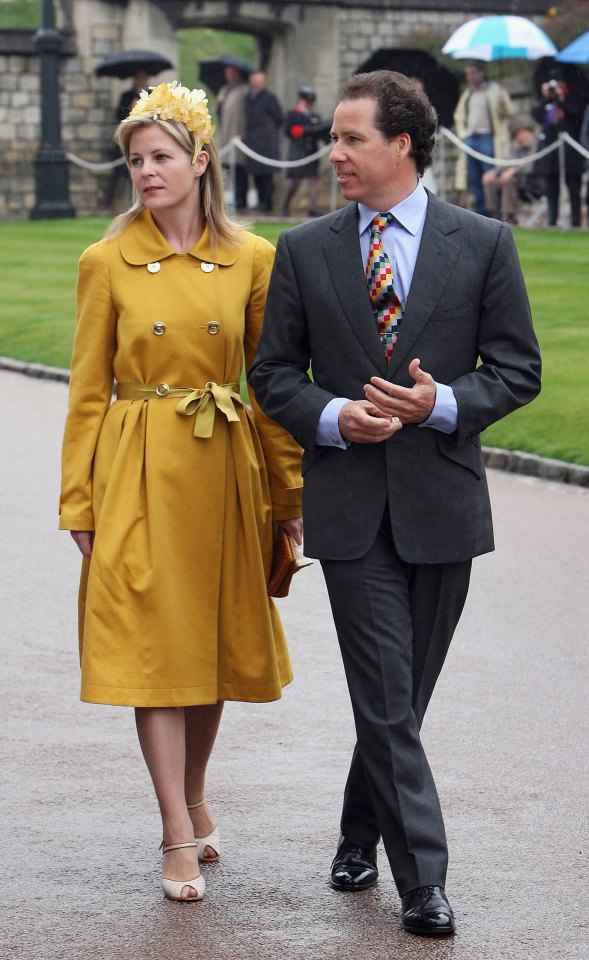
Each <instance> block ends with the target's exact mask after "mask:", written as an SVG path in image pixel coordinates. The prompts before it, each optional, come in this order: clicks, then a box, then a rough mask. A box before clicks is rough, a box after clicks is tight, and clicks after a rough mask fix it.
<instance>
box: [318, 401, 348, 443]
mask: <svg viewBox="0 0 589 960" xmlns="http://www.w3.org/2000/svg"><path fill="white" fill-rule="evenodd" d="M346 403H349V400H348V399H347V397H334V398H333V400H330V401H329V403H328V404H327V406H326V407H324V408H323V412H322V414H321V416H320V417H319V423H318V424H317V430H316V431H315V443H316V444H317V445H318V446H319V447H339V448H340V450H346V449H347V448H348V447H349V446H350V444H349V442H348V441H347V440H344V438H343V437H342V435H341V433H340V432H339V424H338V420H339V412H340V410H341V408H342V407H343V406H344V405H345V404H346Z"/></svg>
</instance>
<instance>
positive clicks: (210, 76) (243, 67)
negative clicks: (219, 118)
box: [199, 53, 255, 93]
mask: <svg viewBox="0 0 589 960" xmlns="http://www.w3.org/2000/svg"><path fill="white" fill-rule="evenodd" d="M225 67H235V69H236V70H240V71H241V73H243V75H244V77H249V75H250V73H252V72H253V71H254V70H255V67H252V65H251V63H248V62H247V60H243V58H242V57H236V56H234V55H233V54H232V53H224V54H222V56H220V57H210V58H209V59H208V60H201V61H200V63H199V68H200V82H201V83H204V84H205V85H206V86H207V87H208V88H209V90H212V91H213V93H218V92H219V90H220V89H221V87H222V86H223V85H224V84H225V83H226V80H225Z"/></svg>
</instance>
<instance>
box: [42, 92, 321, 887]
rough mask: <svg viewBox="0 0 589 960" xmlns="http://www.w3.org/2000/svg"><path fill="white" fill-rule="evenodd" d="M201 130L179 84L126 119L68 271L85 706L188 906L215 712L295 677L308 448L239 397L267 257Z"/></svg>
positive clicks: (215, 849) (211, 845) (208, 849)
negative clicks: (108, 192) (236, 212)
mask: <svg viewBox="0 0 589 960" xmlns="http://www.w3.org/2000/svg"><path fill="white" fill-rule="evenodd" d="M213 132H214V127H213V125H212V123H211V118H210V115H209V113H208V109H207V101H206V99H205V98H204V94H203V93H202V91H189V90H187V89H186V88H184V87H179V86H178V85H176V84H175V83H172V84H167V83H164V84H160V86H158V87H156V88H155V89H154V90H152V91H151V93H149V94H148V93H147V92H144V93H143V94H142V97H141V99H140V101H139V102H138V104H137V105H136V106H135V107H134V109H133V111H132V112H131V114H130V116H129V117H128V118H127V119H126V120H124V121H122V123H121V124H120V125H119V127H118V130H117V135H116V136H117V141H118V143H119V144H120V146H121V148H122V150H123V152H124V155H125V158H126V161H127V164H128V165H129V169H130V173H131V178H132V181H133V185H134V187H135V191H136V197H137V200H136V202H135V204H134V205H133V207H132V208H131V209H130V210H129V211H128V213H126V214H123V215H122V217H119V218H118V219H117V220H115V221H114V223H113V224H112V225H111V228H110V230H109V232H108V234H107V236H106V237H105V239H104V240H102V241H100V242H99V243H96V244H94V245H93V246H91V247H89V248H88V249H87V250H86V251H85V253H84V254H83V255H82V258H81V260H80V268H79V280H78V324H77V330H76V337H75V341H74V351H73V357H72V370H71V386H70V404H69V412H68V417H67V423H66V428H65V438H64V445H63V470H62V475H63V482H62V493H61V507H60V526H61V528H62V529H65V530H70V531H72V536H73V537H74V539H75V541H76V543H77V544H78V546H79V548H80V550H81V552H82V554H83V556H84V559H83V570H82V581H81V587H80V655H81V667H82V694H81V696H82V700H85V701H88V702H91V703H107V704H120V705H127V706H132V707H135V708H136V711H135V712H136V718H137V729H138V733H139V740H140V743H141V748H142V750H143V754H144V757H145V760H146V763H147V766H148V768H149V771H150V774H151V776H152V779H153V783H154V787H155V791H156V794H157V798H158V801H159V805H160V810H161V815H162V823H163V849H164V865H163V866H164V869H163V878H162V885H163V887H164V892H165V893H166V895H167V896H169V897H170V898H172V899H181V900H197V899H201V898H202V896H203V893H204V879H203V878H202V876H200V873H199V869H198V859H201V860H207V859H209V860H211V859H216V858H217V857H218V855H219V838H218V830H217V828H216V826H215V822H214V818H213V816H212V814H211V812H210V810H209V808H208V806H207V805H206V802H205V800H204V788H205V772H206V765H207V761H208V758H209V755H210V752H211V750H212V747H213V744H214V740H215V736H216V733H217V728H218V724H219V721H220V717H221V711H222V706H223V701H224V700H243V701H256V702H261V701H268V700H275V699H278V698H279V697H280V696H281V688H282V687H283V686H284V685H285V684H287V683H288V682H289V681H290V680H291V667H290V662H289V657H288V652H287V649H286V644H285V640H284V634H283V632H282V627H281V624H280V620H279V617H278V613H277V611H276V608H275V607H274V605H273V602H272V600H271V599H270V598H269V597H268V595H267V582H268V577H269V573H270V566H271V561H272V542H273V530H275V528H276V525H277V524H279V525H282V526H284V527H286V529H287V530H288V531H289V533H291V534H292V535H293V536H295V539H296V540H297V541H298V542H300V540H301V530H302V527H301V521H300V513H301V506H300V499H301V497H300V494H301V490H300V487H301V479H300V450H299V448H298V447H297V446H296V445H295V444H294V442H293V441H292V439H291V438H290V437H289V436H288V434H286V433H285V431H284V430H282V429H281V428H280V427H278V426H277V424H275V423H274V422H273V421H271V420H269V419H268V418H266V417H265V416H264V415H263V414H262V412H261V411H260V410H259V408H258V407H257V405H256V402H255V398H254V397H253V396H250V400H251V410H250V409H248V408H247V407H246V406H245V405H244V404H243V403H242V400H241V398H240V395H239V381H240V375H241V371H242V367H243V364H244V358H245V363H246V365H249V364H250V363H251V361H252V360H253V357H254V353H255V349H256V344H257V341H258V337H259V334H260V330H261V325H262V316H263V310H264V303H265V297H266V289H267V285H268V280H269V275H270V270H271V266H272V261H273V255H274V250H273V247H272V246H271V244H269V243H268V242H267V241H265V240H263V239H261V238H259V237H255V236H253V235H252V234H249V233H247V232H245V231H243V230H241V229H239V228H238V227H237V226H236V225H234V224H233V223H231V221H230V220H229V219H228V217H227V215H226V212H225V208H224V202H223V192H222V178H221V168H220V164H219V159H218V155H217V153H216V150H215V148H214V145H213V144H212V142H211V137H212V134H213ZM113 383H114V384H116V394H115V399H114V401H113V402H111V400H112V391H113ZM174 708H175V709H174ZM178 708H181V709H178ZM195 838H196V839H195ZM197 858H198V859H197Z"/></svg>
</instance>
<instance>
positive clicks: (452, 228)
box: [388, 194, 460, 379]
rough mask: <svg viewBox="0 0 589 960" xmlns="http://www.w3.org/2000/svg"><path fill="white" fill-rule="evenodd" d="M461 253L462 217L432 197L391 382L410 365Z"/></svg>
mask: <svg viewBox="0 0 589 960" xmlns="http://www.w3.org/2000/svg"><path fill="white" fill-rule="evenodd" d="M459 252H460V233H459V223H458V218H457V217H455V216H454V214H453V211H452V206H451V204H447V203H442V201H440V200H439V199H438V198H437V197H436V196H434V195H433V194H429V202H428V208H427V214H426V219H425V224H424V228H423V234H422V237H421V243H420V245H419V253H418V255H417V261H416V263H415V270H414V272H413V279H412V281H411V289H410V291H409V297H408V298H407V304H406V306H405V311H404V313H403V319H402V321H401V329H400V331H399V336H398V339H397V342H396V344H395V349H394V351H393V356H392V358H391V362H390V364H389V369H388V379H393V377H394V376H395V374H396V373H397V372H398V371H399V369H400V368H401V367H402V366H406V365H407V362H408V360H410V359H412V357H410V356H409V355H410V352H411V349H412V347H413V345H414V343H415V341H416V340H417V339H418V337H419V336H420V334H421V333H422V331H423V329H424V327H425V326H426V324H427V323H428V322H429V319H430V317H431V315H432V312H433V310H434V308H435V307H436V304H437V303H438V301H439V299H440V296H441V294H442V291H443V290H444V287H445V286H446V284H447V282H448V279H449V277H450V274H451V273H452V270H453V269H454V265H455V263H456V259H457V257H458V254H459Z"/></svg>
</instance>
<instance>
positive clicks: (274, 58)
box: [0, 0, 546, 219]
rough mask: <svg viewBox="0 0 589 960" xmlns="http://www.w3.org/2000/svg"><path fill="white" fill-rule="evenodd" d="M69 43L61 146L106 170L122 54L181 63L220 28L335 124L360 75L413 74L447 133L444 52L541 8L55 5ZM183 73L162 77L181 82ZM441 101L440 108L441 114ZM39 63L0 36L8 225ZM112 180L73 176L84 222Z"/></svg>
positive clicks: (30, 42)
mask: <svg viewBox="0 0 589 960" xmlns="http://www.w3.org/2000/svg"><path fill="white" fill-rule="evenodd" d="M56 5H57V9H58V11H59V26H60V28H61V31H62V35H63V45H62V50H61V56H60V63H61V71H60V87H61V119H62V138H63V142H64V144H65V147H66V149H67V150H68V152H70V153H72V154H74V155H76V156H78V157H80V158H82V159H84V160H87V161H94V162H100V161H104V160H106V159H108V156H109V143H110V133H111V129H112V124H113V115H114V107H115V104H116V102H117V100H118V97H119V95H120V92H121V90H122V89H123V87H124V86H125V85H127V86H128V81H127V82H126V83H123V82H122V81H117V80H105V79H102V78H97V77H95V76H94V73H93V70H94V67H95V66H96V64H97V63H98V62H99V61H100V60H101V59H103V58H104V57H106V56H108V55H109V54H111V53H115V52H118V51H120V50H124V49H132V48H147V49H152V50H157V51H158V52H160V53H162V54H164V55H165V56H167V57H169V59H170V60H171V61H172V62H173V63H176V62H177V41H176V31H177V30H178V29H180V28H182V27H204V26H208V27H217V28H225V29H232V30H236V31H241V32H246V33H249V34H253V35H254V36H255V38H256V41H257V49H258V63H259V65H260V66H261V67H263V68H264V69H266V71H267V73H268V77H269V86H270V87H271V88H272V89H273V90H274V91H275V92H276V93H277V95H278V96H279V98H280V100H281V101H282V103H283V104H285V105H288V104H291V103H293V102H294V101H295V99H296V93H297V89H298V87H299V85H300V84H301V83H305V84H310V85H312V86H314V87H315V88H316V89H317V91H318V109H319V111H320V112H321V113H322V115H324V116H326V117H327V116H329V115H330V114H331V111H332V110H333V106H334V104H335V102H336V100H337V94H338V90H339V88H340V87H341V84H342V82H343V81H345V80H346V79H347V78H348V77H349V76H350V75H351V74H352V73H354V72H357V71H358V70H362V69H373V68H382V67H389V68H392V69H400V70H402V71H403V72H405V73H409V74H416V75H419V76H421V77H422V79H423V80H424V81H425V85H426V90H427V92H428V93H429V94H430V96H431V97H432V100H433V101H434V103H436V106H437V109H438V112H439V114H440V118H441V120H442V122H445V123H448V122H449V117H451V111H452V109H453V105H454V103H455V101H456V98H457V95H458V85H459V75H460V66H459V64H456V66H455V68H451V69H448V68H447V67H442V66H441V65H440V61H441V59H442V58H441V56H440V54H439V51H440V49H441V46H442V45H443V43H444V41H445V40H446V39H447V37H448V36H449V34H450V33H451V32H452V31H453V30H454V29H455V28H456V27H457V26H459V25H460V24H461V23H462V22H464V21H465V20H467V19H469V18H471V17H473V16H477V15H483V14H487V13H493V12H497V13H509V12H514V13H518V14H520V15H526V16H529V17H532V18H536V19H538V20H539V22H540V21H541V18H542V15H543V14H544V13H545V11H546V2H545V0H544V2H542V0H517V2H515V0H511V2H510V0H507V2H497V0H339V2H337V3H336V2H332V0H296V2H294V0H263V2H262V0H248V2H241V0H56ZM175 74H176V71H171V72H170V73H169V74H165V73H163V74H160V75H159V76H158V82H159V81H160V80H167V79H172V78H173V77H174V76H175ZM436 100H437V102H436ZM39 102H40V101H39V63H38V57H37V56H36V54H35V50H34V31H26V30H3V31H0V145H1V148H2V155H3V164H2V169H1V170H0V219H18V218H26V217H28V216H29V213H30V210H31V209H32V207H33V206H34V202H35V197H34V174H33V170H34V167H33V164H34V159H35V155H36V152H37V150H38V141H39V120H40V118H39ZM104 178H105V174H97V173H96V172H94V171H90V170H87V169H84V168H82V167H79V166H76V165H74V164H73V163H72V164H70V195H71V202H72V204H73V206H74V208H75V210H76V213H77V214H78V215H79V216H87V215H91V214H96V213H104V212H106V211H105V210H104V209H103V207H102V200H101V198H102V196H103V193H104V185H105V183H104Z"/></svg>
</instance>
